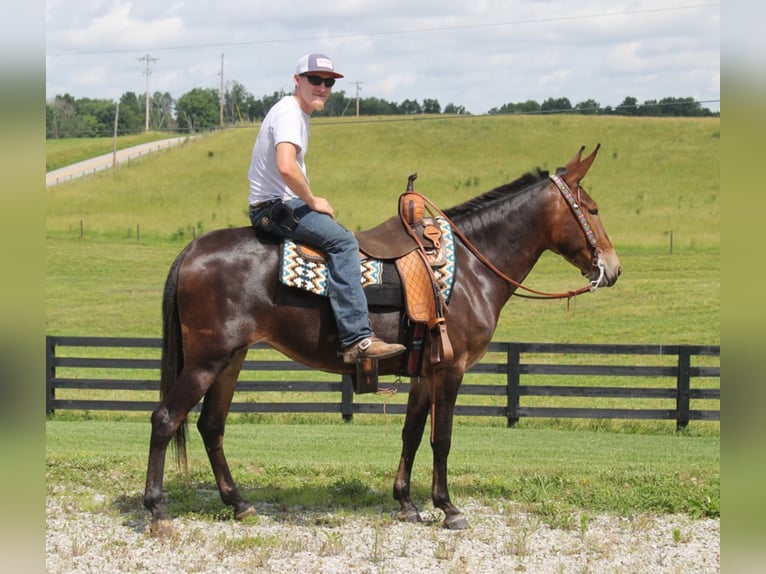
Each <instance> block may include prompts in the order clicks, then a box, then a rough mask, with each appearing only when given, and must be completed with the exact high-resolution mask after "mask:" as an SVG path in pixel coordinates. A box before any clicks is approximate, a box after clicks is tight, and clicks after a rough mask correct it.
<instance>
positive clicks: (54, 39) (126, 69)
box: [46, 0, 720, 113]
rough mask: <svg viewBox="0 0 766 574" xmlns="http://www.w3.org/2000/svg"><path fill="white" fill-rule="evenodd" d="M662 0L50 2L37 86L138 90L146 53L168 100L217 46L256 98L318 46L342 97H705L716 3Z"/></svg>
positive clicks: (212, 72)
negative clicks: (337, 77)
mask: <svg viewBox="0 0 766 574" xmlns="http://www.w3.org/2000/svg"><path fill="white" fill-rule="evenodd" d="M676 1H677V2H679V3H678V4H676V5H670V6H668V5H667V1H666V0H663V1H661V2H660V1H647V0H637V1H631V0H615V1H613V2H604V1H596V0H591V1H587V0H586V1H585V2H578V3H577V4H571V3H567V2H564V1H563V0H548V1H532V0H516V1H507V0H475V1H472V2H462V1H458V0H439V1H437V0H426V1H424V2H412V1H411V0H391V1H390V2H379V1H377V0H327V1H325V2H309V1H307V0H283V1H282V2H269V3H263V2H256V3H251V4H249V5H243V4H242V3H241V2H240V1H238V0H237V1H235V0H218V1H217V2H209V1H207V0H178V1H177V2H175V3H170V4H161V3H157V2H149V1H148V0H132V1H126V0H113V1H104V2H102V1H99V0H90V1H87V0H86V1H84V2H78V3H76V4H72V3H68V2H67V3H61V2H60V1H58V0H50V1H49V2H48V4H47V8H46V26H47V53H48V56H47V58H46V60H47V88H46V90H47V93H48V96H49V97H52V96H54V95H56V94H58V93H65V92H67V93H70V94H72V95H73V96H75V97H95V98H97V97H112V98H115V97H119V95H120V94H121V93H123V92H125V91H135V92H141V91H142V90H143V85H144V81H145V78H144V77H143V70H142V68H141V66H140V65H139V63H138V62H137V58H140V57H142V56H144V55H145V54H150V55H151V56H152V57H156V58H158V61H157V62H156V64H155V65H154V67H153V69H152V77H151V82H152V85H153V87H152V88H151V89H152V90H153V91H154V90H159V91H168V92H170V93H171V94H172V95H173V96H175V97H179V96H180V95H183V93H185V92H187V91H188V90H190V89H192V88H194V87H216V86H217V85H218V82H219V81H220V76H219V72H220V59H221V54H224V57H225V77H226V79H228V80H236V81H238V82H239V83H241V84H243V85H244V86H245V87H246V88H247V89H248V90H249V91H250V92H251V93H253V94H254V95H255V96H256V97H260V96H262V95H264V94H271V93H273V92H274V91H278V90H280V89H283V88H284V89H289V88H290V86H291V75H292V67H293V65H294V63H295V61H296V60H297V59H298V57H299V56H300V55H301V54H302V53H305V52H308V51H325V52H327V53H328V54H330V55H331V56H332V57H333V58H334V59H335V60H336V65H337V66H338V68H339V69H340V70H341V71H342V72H343V73H344V74H346V80H344V81H341V82H339V84H338V88H337V89H341V90H345V91H346V93H347V94H352V95H353V94H355V86H354V82H356V81H361V82H364V84H363V88H362V95H363V96H364V97H379V98H383V99H387V100H390V101H397V102H401V101H403V100H404V99H417V100H420V101H422V100H423V99H425V98H435V99H438V100H439V102H440V103H441V104H442V105H446V104H447V103H450V102H451V103H455V104H458V105H463V106H465V107H466V108H467V109H468V111H470V112H472V113H485V112H486V111H487V110H489V109H490V108H492V107H499V106H501V105H503V104H504V103H507V102H509V101H525V100H527V99H535V100H538V101H543V100H544V99H546V98H548V97H568V98H569V99H570V100H571V101H572V103H577V102H579V101H583V100H585V99H589V98H592V99H595V100H596V101H599V102H600V103H602V104H603V105H617V104H619V103H620V102H621V101H622V99H623V98H624V97H626V96H628V95H632V96H635V97H637V98H639V99H641V98H642V96H643V95H646V98H647V99H652V98H662V97H668V96H671V97H686V96H692V95H693V96H695V97H700V98H704V99H718V98H719V97H720V96H719V93H720V91H719V89H718V87H717V86H718V82H719V78H720V57H719V54H718V52H719V43H720V37H719V36H720V34H719V22H720V9H719V7H718V5H716V4H699V5H697V7H690V6H693V5H691V4H690V3H689V2H688V1H687V2H685V3H680V0H676ZM99 78H101V79H100V80H99Z"/></svg>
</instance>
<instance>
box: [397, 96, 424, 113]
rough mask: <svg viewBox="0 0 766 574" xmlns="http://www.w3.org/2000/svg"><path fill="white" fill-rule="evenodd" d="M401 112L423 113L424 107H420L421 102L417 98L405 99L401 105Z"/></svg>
mask: <svg viewBox="0 0 766 574" xmlns="http://www.w3.org/2000/svg"><path fill="white" fill-rule="evenodd" d="M399 113H402V114H422V113H423V108H421V107H420V104H419V103H418V101H417V100H409V99H407V100H404V101H403V102H402V103H401V104H400V105H399Z"/></svg>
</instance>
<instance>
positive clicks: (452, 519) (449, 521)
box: [442, 513, 468, 530]
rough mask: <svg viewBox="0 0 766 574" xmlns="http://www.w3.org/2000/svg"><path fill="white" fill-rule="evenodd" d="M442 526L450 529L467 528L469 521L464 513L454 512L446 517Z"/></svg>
mask: <svg viewBox="0 0 766 574" xmlns="http://www.w3.org/2000/svg"><path fill="white" fill-rule="evenodd" d="M442 526H444V528H446V529H448V530H465V529H467V528H468V521H467V520H466V518H465V516H463V514H462V513H459V514H453V515H452V516H447V517H446V518H445V519H444V524H443V525H442Z"/></svg>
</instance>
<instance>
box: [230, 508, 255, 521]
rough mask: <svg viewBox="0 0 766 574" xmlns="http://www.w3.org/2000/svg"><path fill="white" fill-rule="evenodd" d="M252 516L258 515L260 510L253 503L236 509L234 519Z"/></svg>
mask: <svg viewBox="0 0 766 574" xmlns="http://www.w3.org/2000/svg"><path fill="white" fill-rule="evenodd" d="M250 516H258V512H257V511H256V510H255V506H253V505H252V504H248V505H247V506H245V507H244V508H242V509H241V510H240V509H238V510H235V511H234V520H244V519H245V518H248V517H250Z"/></svg>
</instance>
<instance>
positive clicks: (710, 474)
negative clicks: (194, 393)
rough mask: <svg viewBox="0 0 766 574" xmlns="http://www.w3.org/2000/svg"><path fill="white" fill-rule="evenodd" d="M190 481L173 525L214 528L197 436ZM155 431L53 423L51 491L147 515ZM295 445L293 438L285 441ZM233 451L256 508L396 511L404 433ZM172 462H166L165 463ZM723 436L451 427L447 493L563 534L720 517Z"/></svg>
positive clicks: (420, 499)
mask: <svg viewBox="0 0 766 574" xmlns="http://www.w3.org/2000/svg"><path fill="white" fill-rule="evenodd" d="M192 430H193V432H192V433H191V439H190V443H189V475H188V477H187V476H186V475H184V474H183V473H179V472H177V471H176V470H174V467H173V465H172V464H169V467H168V473H167V480H166V485H167V488H168V491H169V494H170V498H171V507H170V510H171V512H172V513H173V515H175V516H179V515H194V516H198V517H199V516H202V517H208V518H210V519H218V518H220V517H221V516H224V515H226V516H228V511H226V510H225V509H224V506H223V504H222V503H221V501H220V499H219V498H218V494H217V492H215V488H214V481H213V479H212V473H211V471H210V468H209V464H208V462H207V458H206V456H205V453H204V448H203V446H202V444H201V439H200V438H199V436H198V435H197V434H196V430H194V429H192ZM148 435H149V426H148V424H136V423H128V422H96V421H79V422H59V421H48V422H47V423H46V456H47V481H48V485H49V489H50V488H56V485H61V484H70V485H72V486H71V489H72V490H71V492H70V493H69V494H70V495H71V496H73V497H79V498H80V499H81V500H83V501H86V500H92V498H93V497H92V496H90V494H91V493H92V492H100V493H108V497H110V498H111V501H110V502H111V503H112V504H116V505H117V506H119V507H120V508H121V509H122V510H123V511H134V512H141V508H140V504H141V503H140V497H141V495H142V492H143V480H144V472H145V464H146V456H147V455H148ZM285 437H290V440H285ZM226 448H227V454H228V458H229V462H230V464H231V467H232V472H233V474H234V476H235V479H236V480H237V481H238V482H239V483H240V486H241V488H242V491H243V494H244V495H245V496H246V497H247V498H248V499H250V500H251V501H253V502H256V503H259V502H264V503H265V502H268V503H270V504H273V505H274V508H282V509H283V510H284V511H286V512H287V513H294V512H299V511H303V510H308V511H310V512H316V511H321V510H326V509H327V508H328V507H329V508H333V509H335V511H336V512H345V513H371V514H378V513H380V512H381V511H383V512H386V511H388V510H393V509H394V508H395V506H396V503H395V502H394V501H393V499H392V497H391V488H392V485H393V477H394V473H395V471H396V467H397V464H398V455H399V450H400V448H401V443H400V433H399V429H398V428H395V427H392V428H390V429H386V430H383V429H381V428H380V427H377V426H364V425H356V424H354V425H284V424H264V425H231V426H229V428H228V429H227V433H226ZM169 460H170V458H169ZM719 461H720V450H719V441H718V439H717V438H716V437H704V436H688V435H666V436H641V435H626V434H615V433H604V432H584V431H567V432H564V431H558V430H550V429H532V430H521V429H514V430H509V429H502V428H479V427H461V428H458V429H456V431H455V433H454V438H453V448H452V454H451V457H450V485H451V492H452V496H453V499H454V501H455V502H456V503H457V504H458V506H460V505H461V504H462V503H464V502H465V501H466V500H467V499H476V500H479V501H481V502H483V503H485V504H490V505H494V504H509V503H515V504H523V505H525V506H527V507H529V508H530V509H531V510H533V511H534V512H538V513H540V514H541V515H543V516H546V515H547V516H548V519H552V516H551V515H552V514H553V515H555V516H556V518H555V519H556V520H557V521H558V523H559V525H561V523H562V519H563V518H566V517H567V516H570V514H571V513H574V512H575V510H585V511H590V512H610V513H617V514H623V515H630V514H632V513H635V512H644V511H646V512H660V513H676V512H678V513H686V514H690V515H692V516H698V517H701V516H710V517H717V516H719V515H720V472H719ZM430 477H431V453H430V449H429V447H428V442H427V440H425V442H424V444H423V445H422V446H421V450H420V451H419V458H418V461H417V462H416V464H415V469H414V472H413V477H412V481H413V496H414V499H415V501H416V503H417V504H419V505H420V506H422V507H425V508H429V507H430V506H431V505H430V494H429V493H430V483H431V478H430Z"/></svg>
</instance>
